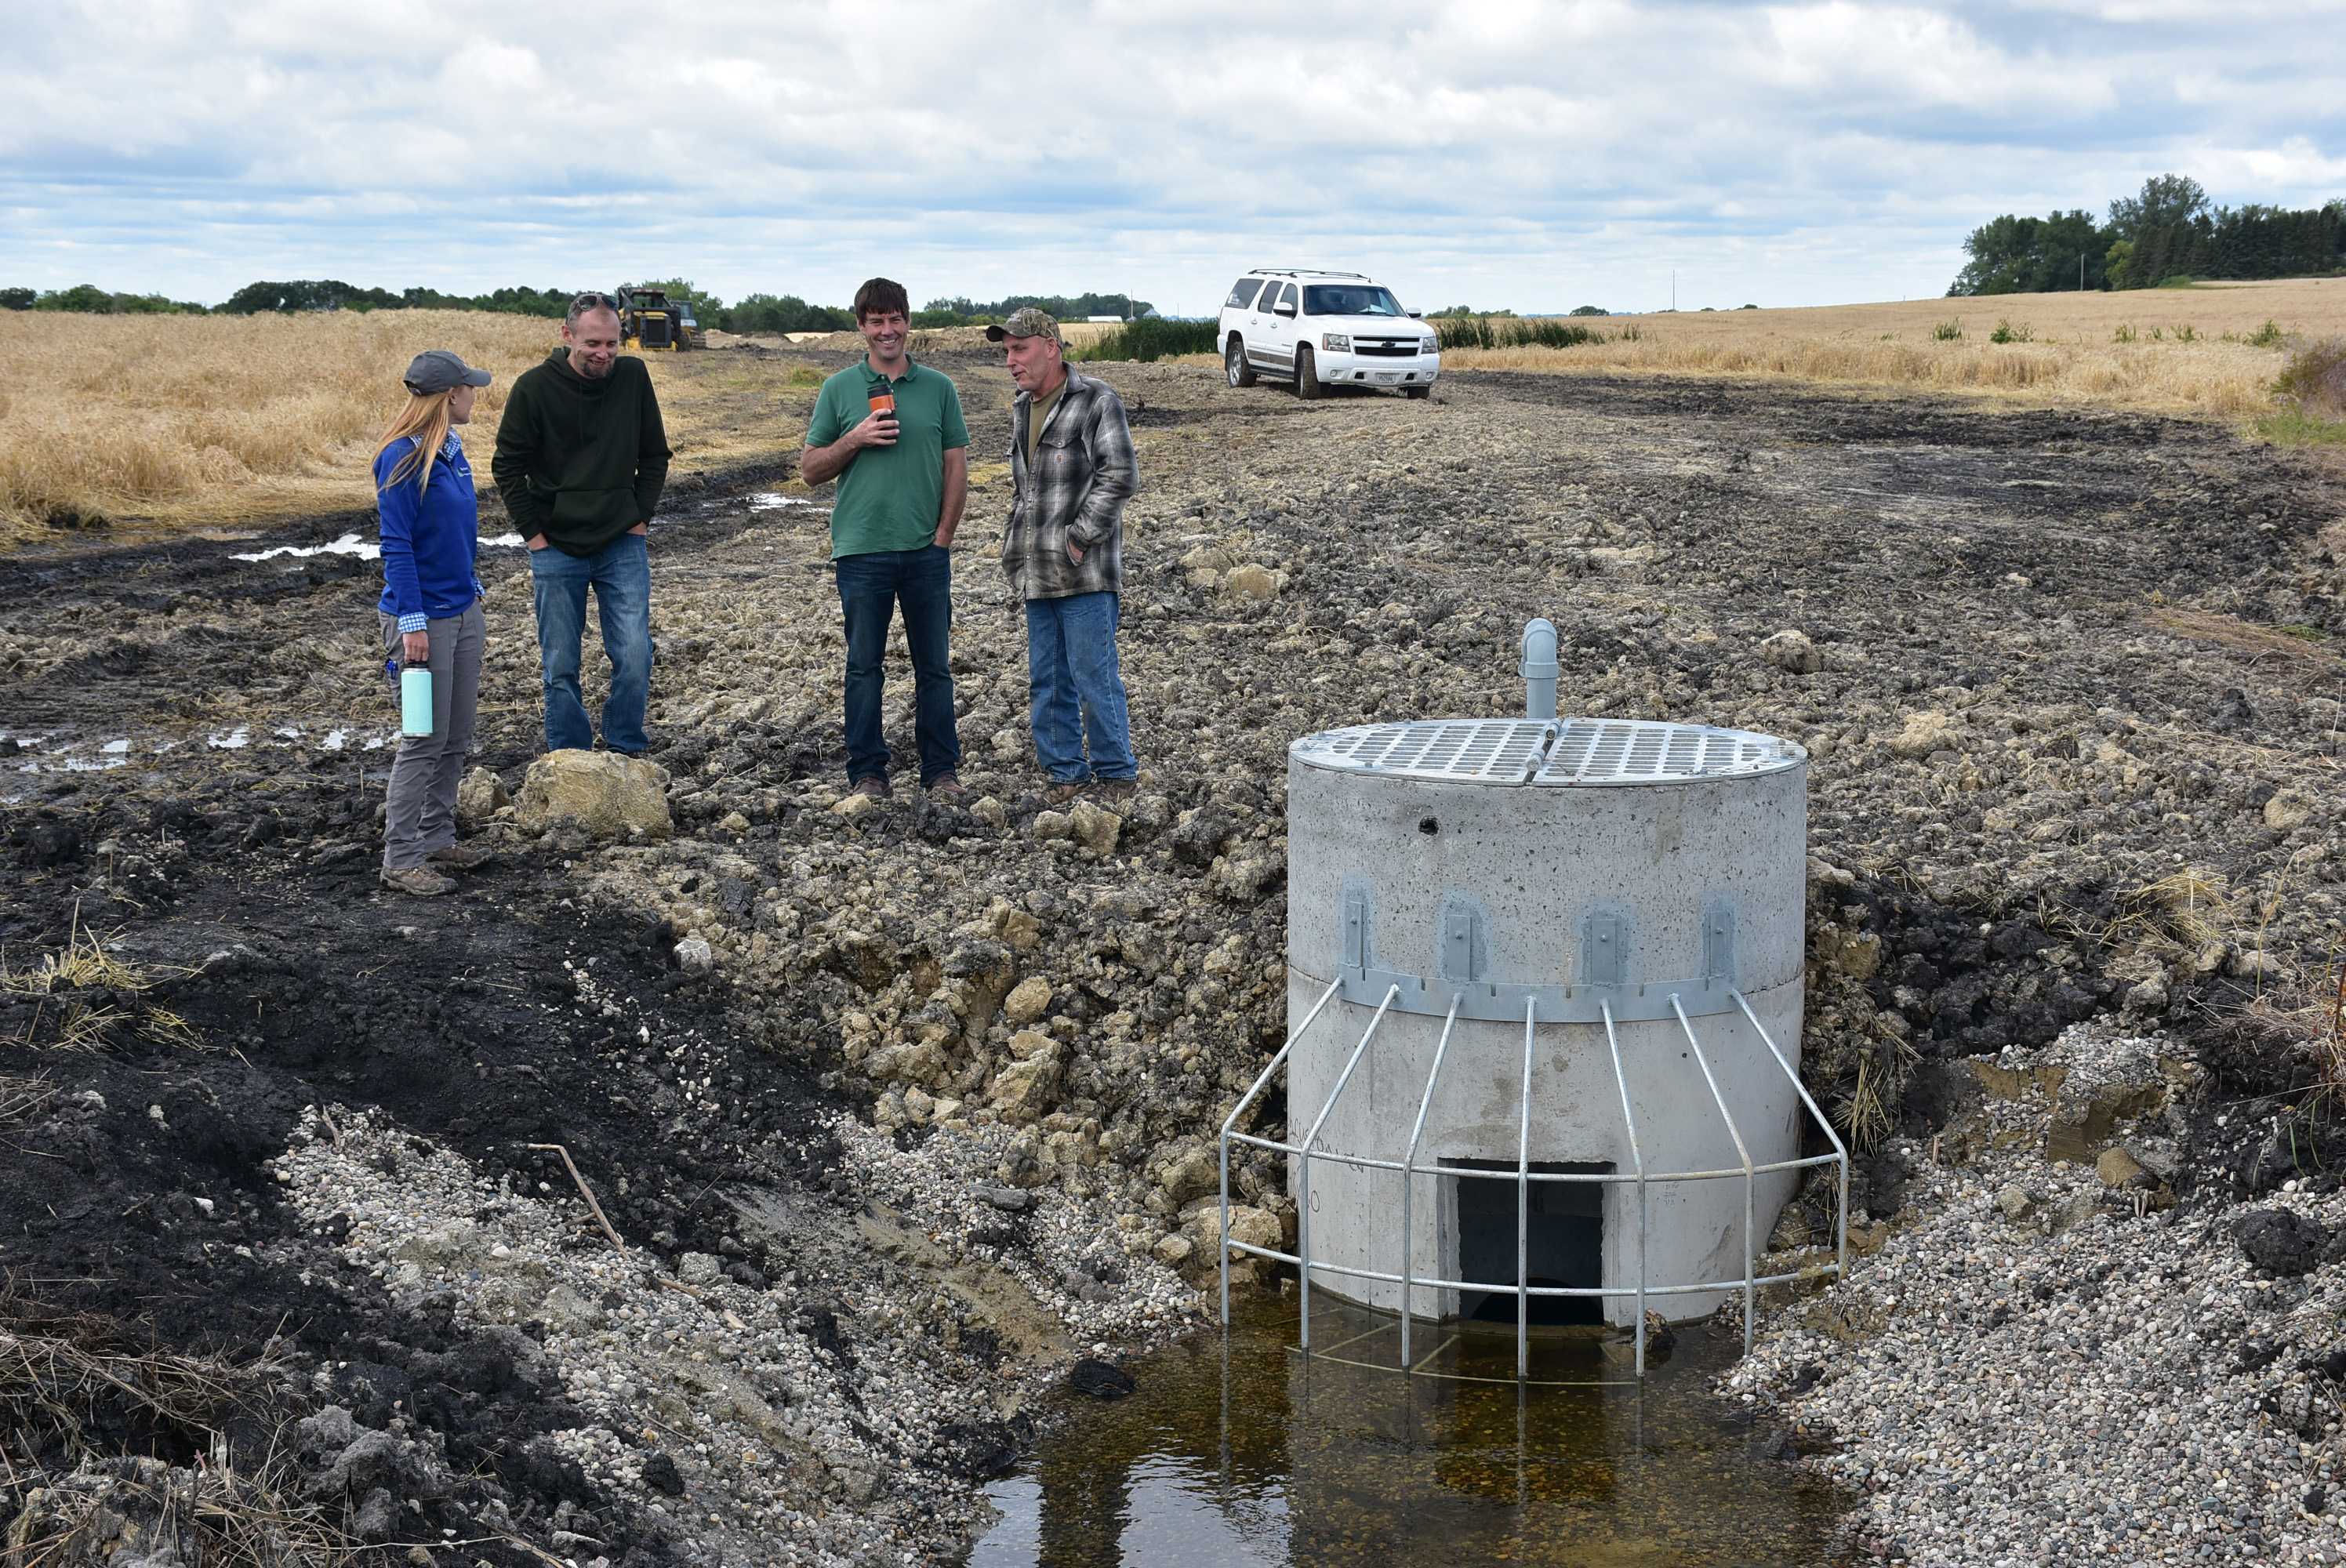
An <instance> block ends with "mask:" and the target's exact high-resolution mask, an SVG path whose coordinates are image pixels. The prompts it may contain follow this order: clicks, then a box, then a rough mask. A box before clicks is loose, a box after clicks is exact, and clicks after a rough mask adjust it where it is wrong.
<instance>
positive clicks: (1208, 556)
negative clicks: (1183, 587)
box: [1181, 545, 1235, 572]
mask: <svg viewBox="0 0 2346 1568" xmlns="http://www.w3.org/2000/svg"><path fill="white" fill-rule="evenodd" d="M1232 565H1235V563H1234V562H1232V561H1231V559H1230V557H1229V552H1228V551H1226V550H1223V549H1220V548H1219V547H1218V546H1216V545H1199V546H1198V547H1197V548H1196V549H1194V550H1192V551H1190V552H1189V553H1188V555H1184V556H1182V557H1181V569H1182V570H1183V571H1185V572H1227V571H1229V569H1230V567H1231V566H1232Z"/></svg>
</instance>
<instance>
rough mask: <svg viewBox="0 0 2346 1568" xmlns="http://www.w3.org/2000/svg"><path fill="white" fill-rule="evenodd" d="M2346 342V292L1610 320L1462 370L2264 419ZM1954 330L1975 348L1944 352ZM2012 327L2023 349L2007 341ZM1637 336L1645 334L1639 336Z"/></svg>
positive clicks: (2176, 292)
mask: <svg viewBox="0 0 2346 1568" xmlns="http://www.w3.org/2000/svg"><path fill="white" fill-rule="evenodd" d="M2268 322H2270V323H2272V325H2273V327H2274V328H2275V329H2277V331H2278V333H2279V334H2280V337H2281V338H2282V339H2284V340H2287V339H2296V338H2304V339H2321V338H2334V337H2340V336H2341V335H2346V279H2321V280H2316V279H2290V280H2281V281H2278V282H2263V283H2207V284H2201V285H2198V286H2197V287H2194V288H2189V289H2147V290H2131V291H2128V292H2125V293H2111V294H2105V293H2097V292H2087V293H2077V294H2004V295H1996V296H1993V297H1989V298H1980V299H1966V300H1901V301H1897V302H1894V303H1883V304H1872V305H1829V306H1821V307H1816V308H1812V309H1806V310H1788V311H1698V312H1691V313H1689V312H1678V313H1675V314H1664V315H1651V316H1636V317H1629V318H1607V319H1604V320H1600V321H1590V322H1589V323H1588V325H1589V326H1591V327H1592V328H1594V329H1596V331H1599V332H1601V333H1603V334H1605V335H1606V337H1607V341H1605V342H1602V343H1586V344H1582V345H1580V346H1578V347H1576V348H1569V349H1548V348H1511V349H1455V350H1451V351H1447V352H1445V353H1444V354H1443V365H1444V366H1445V367H1447V368H1450V369H1454V370H1526V371H1547V372H1599V373H1606V372H1609V373H1623V372H1630V373H1634V372H1662V373H1668V374H1674V375H1685V374H1705V373H1709V374H1724V375H1738V376H1784V377H1790V378H1792V379H1796V380H1800V381H1819V382H1861V383H1872V384H1876V385H1887V386H1897V387H1909V388H1929V389H1934V390H1941V391H1946V392H1976V393H1987V394H1991V395H1995V396H2001V397H2006V398H2014V399H2019V400H2023V401H2028V402H2091V403H2101V404H2106V405H2110V406H2116V407H2126V408H2137V409H2144V410H2155V411H2158V412H2171V413H2189V414H2199V415H2204V416H2212V417H2215V418H2220V419H2239V420H2253V419H2256V418H2258V417H2260V416H2262V415H2264V414H2267V413H2270V412H2272V409H2273V398H2272V383H2273V380H2274V378H2275V377H2276V376H2278V375H2279V374H2280V369H2281V366H2282V363H2283V361H2284V359H2285V355H2286V350H2285V348H2284V347H2283V346H2281V344H2280V343H2278V342H2274V341H2270V340H2269V339H2268V341H2264V342H2261V343H2252V342H2251V341H2249V340H2255V339H2259V338H2266V337H2267V336H2268V335H2267V333H2266V323H2268ZM1948 324H1952V325H1953V327H1954V328H1956V329H1959V330H1960V331H1961V333H1962V335H1961V336H1960V337H1947V338H1942V337H1941V336H1939V333H1940V332H1941V331H1943V329H1944V328H1945V327H1946V326H1947V325H1948ZM1999 325H2002V326H2005V327H2007V328H2008V332H2007V336H2008V337H2009V338H2010V339H2011V340H2012V341H2005V342H2001V343H1999V342H1995V341H1992V340H1993V337H1994V333H1995V332H1996V331H1997V329H1998V327H1999ZM1632 329H1634V330H1635V333H1636V335H1635V336H1634V337H1633V336H1630V335H1628V334H1629V332H1630V331H1631V330H1632Z"/></svg>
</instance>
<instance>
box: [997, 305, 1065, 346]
mask: <svg viewBox="0 0 2346 1568" xmlns="http://www.w3.org/2000/svg"><path fill="white" fill-rule="evenodd" d="M985 335H986V337H987V339H988V340H989V341H993V342H997V343H998V342H1000V341H1002V340H1003V339H1005V338H1048V339H1050V340H1051V341H1053V342H1055V343H1057V344H1058V345H1059V346H1060V347H1062V348H1065V347H1066V340H1065V339H1064V338H1062V337H1060V336H1059V323H1058V321H1056V319H1055V318H1054V317H1052V315H1051V314H1050V313H1049V312H1048V311H1038V310H1036V309H1035V307H1034V306H1032V305H1021V306H1020V307H1019V308H1018V309H1016V310H1015V311H1011V312H1010V319H1009V320H1008V321H1005V322H1003V323H1002V324H1001V325H1000V326H998V327H988V328H986V329H985Z"/></svg>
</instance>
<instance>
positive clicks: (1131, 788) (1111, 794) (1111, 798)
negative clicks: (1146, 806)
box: [1092, 779, 1140, 806]
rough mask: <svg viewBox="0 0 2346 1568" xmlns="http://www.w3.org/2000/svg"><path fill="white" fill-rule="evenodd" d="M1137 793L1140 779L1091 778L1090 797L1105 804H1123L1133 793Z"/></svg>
mask: <svg viewBox="0 0 2346 1568" xmlns="http://www.w3.org/2000/svg"><path fill="white" fill-rule="evenodd" d="M1139 793H1140V780H1138V779H1093V780H1092V799H1096V800H1098V801H1100V802H1101V803H1103V804H1105V805H1109V806H1121V805H1124V804H1125V803H1126V802H1127V801H1129V800H1130V799H1132V798H1133V797H1134V796H1135V795H1137V794H1139Z"/></svg>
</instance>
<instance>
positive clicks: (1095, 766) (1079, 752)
mask: <svg viewBox="0 0 2346 1568" xmlns="http://www.w3.org/2000/svg"><path fill="white" fill-rule="evenodd" d="M1116 621H1117V596H1116V595H1114V594H1069V595H1068V596H1066V597H1065V598H1061V599H1029V600H1027V601H1026V689H1027V703H1028V707H1029V710H1030V712H1031V714H1032V716H1033V718H1034V723H1035V760H1036V761H1037V762H1040V763H1041V764H1042V765H1043V771H1044V772H1045V774H1046V775H1048V776H1049V778H1050V779H1051V781H1052V782H1053V783H1054V784H1079V783H1081V782H1082V781H1083V780H1084V779H1088V778H1098V779H1130V778H1133V777H1135V776H1136V775H1137V774H1138V773H1139V771H1140V764H1139V763H1137V762H1136V761H1135V760H1134V759H1133V756H1132V720H1131V718H1130V717H1129V716H1128V715H1127V713H1126V711H1125V702H1124V677H1123V676H1121V675H1119V674H1118V673H1117V667H1116ZM1086 749H1088V750H1089V751H1090V753H1091V760H1090V762H1089V764H1088V765H1086V762H1085V760H1084V754H1085V752H1086Z"/></svg>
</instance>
